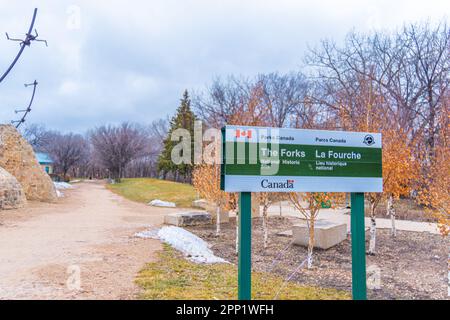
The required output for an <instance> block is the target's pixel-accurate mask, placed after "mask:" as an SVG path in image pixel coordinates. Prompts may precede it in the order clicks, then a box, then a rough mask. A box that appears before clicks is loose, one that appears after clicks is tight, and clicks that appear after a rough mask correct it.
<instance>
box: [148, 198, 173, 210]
mask: <svg viewBox="0 0 450 320" xmlns="http://www.w3.org/2000/svg"><path fill="white" fill-rule="evenodd" d="M148 204H149V205H151V206H154V207H167V208H175V207H176V205H175V203H173V202H169V201H162V200H159V199H155V200H152V201H150V202H149V203H148Z"/></svg>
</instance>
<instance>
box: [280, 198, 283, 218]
mask: <svg viewBox="0 0 450 320" xmlns="http://www.w3.org/2000/svg"><path fill="white" fill-rule="evenodd" d="M282 216H283V211H282V209H281V201H280V217H282Z"/></svg>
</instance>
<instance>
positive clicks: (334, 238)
mask: <svg viewBox="0 0 450 320" xmlns="http://www.w3.org/2000/svg"><path fill="white" fill-rule="evenodd" d="M292 235H293V243H294V244H297V245H301V246H304V247H307V246H308V242H309V229H308V225H307V224H306V222H304V223H300V224H295V225H294V226H293V227H292ZM345 239H347V224H345V223H335V222H331V221H324V220H318V221H316V223H315V224H314V248H320V249H328V248H331V247H333V246H335V245H337V244H339V243H341V242H342V241H344V240H345Z"/></svg>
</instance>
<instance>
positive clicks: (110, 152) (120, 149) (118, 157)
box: [90, 122, 148, 181]
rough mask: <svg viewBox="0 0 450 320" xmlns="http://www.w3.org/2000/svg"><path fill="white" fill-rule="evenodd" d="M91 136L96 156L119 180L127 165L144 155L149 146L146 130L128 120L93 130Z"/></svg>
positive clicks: (113, 176)
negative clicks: (117, 124)
mask: <svg viewBox="0 0 450 320" xmlns="http://www.w3.org/2000/svg"><path fill="white" fill-rule="evenodd" d="M90 137H91V142H92V145H93V148H94V154H95V156H96V158H97V159H98V160H99V162H100V163H101V165H102V166H104V167H105V168H106V169H108V170H109V172H110V175H111V177H112V178H114V179H117V180H119V181H120V179H121V178H122V177H123V176H124V170H125V168H126V166H127V165H128V164H129V163H130V162H131V161H132V160H134V159H137V158H139V157H140V156H143V155H144V154H145V151H146V147H147V146H148V145H147V143H146V138H147V136H146V134H145V131H144V130H143V129H142V128H141V127H140V126H138V125H136V124H130V123H127V122H124V123H122V124H121V125H119V126H112V125H109V126H102V127H99V128H97V129H95V130H93V131H92V132H91V134H90Z"/></svg>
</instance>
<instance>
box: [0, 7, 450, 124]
mask: <svg viewBox="0 0 450 320" xmlns="http://www.w3.org/2000/svg"><path fill="white" fill-rule="evenodd" d="M34 7H38V9H39V12H38V18H37V21H36V24H35V26H36V28H37V30H38V33H39V35H40V36H41V37H42V38H44V39H46V40H47V41H48V45H49V47H48V48H47V47H45V45H44V44H43V43H37V42H35V43H32V45H31V47H30V48H26V49H25V52H24V53H23V55H22V57H21V60H20V61H19V63H18V64H17V66H16V67H15V69H14V70H13V71H12V72H11V73H10V74H9V76H8V77H7V78H6V80H5V81H4V82H2V83H1V84H0V122H9V121H10V120H11V119H12V118H14V117H15V114H14V108H15V107H19V108H21V107H23V106H25V105H26V104H27V103H28V99H29V96H30V94H31V90H32V89H31V88H28V89H26V88H24V87H23V84H24V83H26V82H32V81H33V80H34V79H37V80H38V82H39V86H38V91H37V95H36V100H35V103H34V109H33V111H32V113H31V114H30V117H29V119H28V121H29V122H30V123H43V124H45V125H46V126H47V127H49V128H52V129H59V130H62V131H69V130H72V131H77V132H82V131H84V130H86V129H88V128H91V127H94V126H98V125H101V124H105V123H118V122H121V121H124V120H129V121H139V122H143V123H149V122H151V121H152V120H154V119H157V118H161V117H166V116H167V115H172V114H173V112H174V111H175V109H176V108H177V106H178V102H179V99H180V97H181V94H182V91H183V90H184V89H185V88H187V89H189V90H201V89H202V88H204V87H205V86H207V85H208V84H209V83H210V81H211V79H213V78H214V77H217V76H226V75H229V74H235V75H244V76H252V75H256V74H258V73H263V72H272V71H280V72H287V71H290V70H298V69H299V68H300V67H301V65H302V59H303V56H304V54H305V52H306V50H307V47H308V46H312V47H313V46H315V45H317V44H318V43H319V41H320V40H321V39H323V38H332V39H335V40H336V41H337V42H339V41H342V39H343V37H344V36H345V34H346V33H347V32H348V31H350V30H352V29H355V30H356V31H358V32H366V31H371V30H374V29H377V30H378V29H384V30H393V29H396V28H399V27H401V26H402V25H403V24H404V23H408V22H414V21H424V20H430V21H432V22H434V21H439V20H442V19H447V18H448V17H449V15H450V1H448V0H442V1H440V0H427V1H423V0H405V1H403V0H391V1H382V0H381V1H380V0H377V1H363V0H354V1H338V0H330V1H325V0H308V1H303V0H297V1H282V0H273V1H264V0H259V1H256V0H255V1H250V0H239V1H234V0H226V1H225V0H224V1H219V0H205V1H200V0H197V1H189V0H178V1H170V0H161V1H157V0H147V1H138V0H127V1H123V0H122V1H114V0H103V1H101V0H95V1H93V0H86V1H75V0H73V1H61V0H43V1H32V0H28V1H20V0H19V1H17V0H16V1H12V0H0V52H1V54H0V73H3V71H4V70H5V69H6V68H7V66H8V65H9V64H10V62H11V61H12V59H13V58H14V56H15V54H16V52H17V51H18V49H19V45H18V43H16V42H10V41H7V40H6V39H5V38H3V34H4V33H3V32H5V31H6V32H8V33H9V34H10V36H18V37H23V35H24V33H25V32H26V30H27V29H28V26H29V22H30V19H31V15H32V11H33V9H34Z"/></svg>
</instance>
